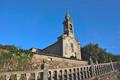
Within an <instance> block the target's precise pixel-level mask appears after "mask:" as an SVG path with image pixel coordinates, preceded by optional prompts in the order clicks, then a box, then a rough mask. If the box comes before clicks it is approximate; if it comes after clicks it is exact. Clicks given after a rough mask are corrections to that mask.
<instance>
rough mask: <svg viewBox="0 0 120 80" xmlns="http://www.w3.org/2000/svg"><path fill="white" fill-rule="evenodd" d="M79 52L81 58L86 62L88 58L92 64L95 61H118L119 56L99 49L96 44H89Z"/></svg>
mask: <svg viewBox="0 0 120 80" xmlns="http://www.w3.org/2000/svg"><path fill="white" fill-rule="evenodd" d="M81 51H82V58H83V59H84V60H87V61H88V60H89V58H90V56H91V57H92V59H93V61H94V62H95V61H96V60H97V61H98V62H99V63H104V62H110V61H111V60H113V61H120V56H115V55H113V54H112V53H109V52H107V51H106V49H103V48H100V47H99V45H98V44H92V43H90V44H88V45H86V46H84V47H83V48H82V49H81Z"/></svg>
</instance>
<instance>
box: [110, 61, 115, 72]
mask: <svg viewBox="0 0 120 80" xmlns="http://www.w3.org/2000/svg"><path fill="white" fill-rule="evenodd" d="M110 63H111V66H112V71H114V70H115V69H114V64H113V62H112V60H111V61H110Z"/></svg>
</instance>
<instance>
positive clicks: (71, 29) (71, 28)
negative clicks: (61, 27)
mask: <svg viewBox="0 0 120 80" xmlns="http://www.w3.org/2000/svg"><path fill="white" fill-rule="evenodd" d="M70 31H71V32H72V33H73V27H72V24H70Z"/></svg>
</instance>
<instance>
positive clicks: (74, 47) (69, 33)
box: [42, 12, 81, 60]
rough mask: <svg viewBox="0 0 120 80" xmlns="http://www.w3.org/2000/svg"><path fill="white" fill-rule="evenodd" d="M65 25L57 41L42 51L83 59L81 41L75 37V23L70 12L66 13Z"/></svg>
mask: <svg viewBox="0 0 120 80" xmlns="http://www.w3.org/2000/svg"><path fill="white" fill-rule="evenodd" d="M63 27H64V32H63V34H62V35H61V36H60V37H58V39H57V41H56V42H55V43H54V44H52V45H50V46H48V47H46V48H44V49H43V50H42V51H43V52H44V53H48V54H52V55H58V56H61V57H66V58H76V59H79V60H81V49H80V42H78V41H77V40H76V39H75V34H74V25H73V23H72V20H71V17H70V13H69V12H67V13H66V15H65V19H64V21H63Z"/></svg>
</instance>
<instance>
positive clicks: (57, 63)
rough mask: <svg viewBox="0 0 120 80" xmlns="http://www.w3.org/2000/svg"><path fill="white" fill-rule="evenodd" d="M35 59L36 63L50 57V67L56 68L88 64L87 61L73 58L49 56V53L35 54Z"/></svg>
mask: <svg viewBox="0 0 120 80" xmlns="http://www.w3.org/2000/svg"><path fill="white" fill-rule="evenodd" d="M33 57H34V59H35V60H33V61H34V62H35V63H39V62H40V61H43V60H44V59H49V60H50V61H48V62H49V64H50V66H49V68H51V69H55V68H67V67H79V66H83V65H84V66H85V65H88V62H87V61H80V60H72V59H67V58H61V57H53V56H47V55H38V54H35V55H34V56H33Z"/></svg>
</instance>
